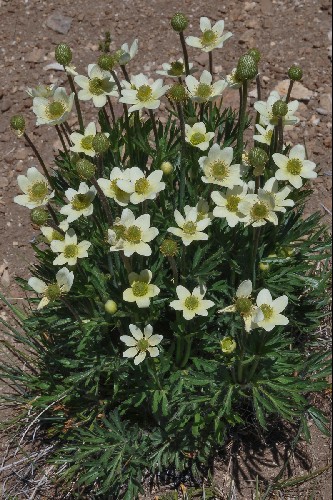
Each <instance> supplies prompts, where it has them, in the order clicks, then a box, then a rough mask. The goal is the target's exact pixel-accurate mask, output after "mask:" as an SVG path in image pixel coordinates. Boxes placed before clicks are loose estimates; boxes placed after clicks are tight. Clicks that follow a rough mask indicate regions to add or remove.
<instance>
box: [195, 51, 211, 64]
mask: <svg viewBox="0 0 333 500" xmlns="http://www.w3.org/2000/svg"><path fill="white" fill-rule="evenodd" d="M195 62H197V63H198V64H200V66H206V64H208V54H206V52H202V53H201V54H199V55H198V56H197V57H196V58H195Z"/></svg>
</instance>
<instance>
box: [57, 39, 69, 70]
mask: <svg viewBox="0 0 333 500" xmlns="http://www.w3.org/2000/svg"><path fill="white" fill-rule="evenodd" d="M54 55H55V59H56V61H57V62H58V63H59V64H62V65H63V66H67V65H68V64H69V63H70V62H71V60H72V51H71V49H70V47H69V46H68V45H67V43H59V45H57V46H56V48H55V51H54Z"/></svg>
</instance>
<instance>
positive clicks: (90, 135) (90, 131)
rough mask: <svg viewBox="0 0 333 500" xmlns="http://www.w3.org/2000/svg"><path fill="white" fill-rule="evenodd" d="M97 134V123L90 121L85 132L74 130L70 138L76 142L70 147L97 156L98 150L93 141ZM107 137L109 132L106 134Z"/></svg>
mask: <svg viewBox="0 0 333 500" xmlns="http://www.w3.org/2000/svg"><path fill="white" fill-rule="evenodd" d="M95 135H96V125H95V123H94V122H90V123H89V124H88V125H87V126H86V128H85V130H84V133H83V134H79V133H78V132H73V133H72V134H71V135H70V140H71V141H72V143H73V144H74V146H71V147H70V148H69V149H70V150H71V151H73V152H74V153H84V154H86V155H87V156H91V157H92V158H93V157H94V156H96V152H95V150H94V148H93V145H92V142H93V139H94V137H95ZM105 135H107V137H108V136H109V134H105Z"/></svg>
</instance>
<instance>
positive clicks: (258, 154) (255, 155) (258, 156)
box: [248, 147, 269, 170]
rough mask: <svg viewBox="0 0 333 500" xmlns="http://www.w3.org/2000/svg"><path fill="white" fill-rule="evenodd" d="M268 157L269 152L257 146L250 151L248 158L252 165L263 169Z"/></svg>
mask: <svg viewBox="0 0 333 500" xmlns="http://www.w3.org/2000/svg"><path fill="white" fill-rule="evenodd" d="M268 159H269V158H268V154H267V153H266V151H265V150H263V149H261V148H258V147H255V148H252V149H250V151H249V155H248V160H249V164H250V165H251V167H254V168H258V169H262V170H263V169H264V168H265V166H266V163H267V162H268Z"/></svg>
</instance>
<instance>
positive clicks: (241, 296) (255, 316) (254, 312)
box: [219, 280, 264, 332]
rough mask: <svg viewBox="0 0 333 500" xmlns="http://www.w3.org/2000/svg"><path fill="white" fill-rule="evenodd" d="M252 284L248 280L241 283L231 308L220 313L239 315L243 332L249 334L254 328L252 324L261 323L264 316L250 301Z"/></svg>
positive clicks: (226, 308)
mask: <svg viewBox="0 0 333 500" xmlns="http://www.w3.org/2000/svg"><path fill="white" fill-rule="evenodd" d="M251 294H252V283H251V281H250V280H245V281H242V283H241V284H240V285H239V287H238V288H237V291H236V297H235V302H234V304H233V305H232V306H228V307H225V308H224V309H222V310H221V311H219V312H220V313H230V312H237V313H238V314H240V315H241V316H242V318H243V320H244V323H245V331H246V332H249V331H250V330H251V329H252V328H254V327H255V325H254V322H255V320H257V321H262V320H263V319H264V315H263V313H262V311H261V310H260V309H258V308H257V307H256V306H255V305H254V304H253V301H252V298H251Z"/></svg>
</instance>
